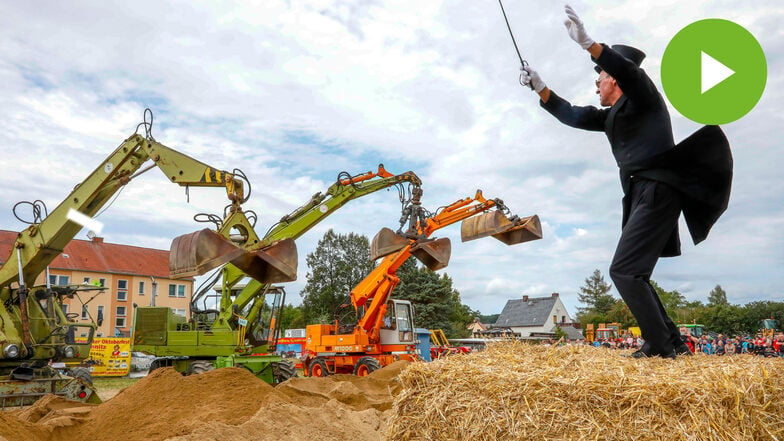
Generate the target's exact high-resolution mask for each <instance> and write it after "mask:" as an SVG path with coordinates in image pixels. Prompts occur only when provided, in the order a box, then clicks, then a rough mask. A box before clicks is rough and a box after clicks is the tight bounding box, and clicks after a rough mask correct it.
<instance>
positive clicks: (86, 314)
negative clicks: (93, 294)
mask: <svg viewBox="0 0 784 441" xmlns="http://www.w3.org/2000/svg"><path fill="white" fill-rule="evenodd" d="M88 318H90V311H89V310H88V309H87V305H82V320H87V319H88Z"/></svg>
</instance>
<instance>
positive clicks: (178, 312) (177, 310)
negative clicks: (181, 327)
mask: <svg viewBox="0 0 784 441" xmlns="http://www.w3.org/2000/svg"><path fill="white" fill-rule="evenodd" d="M174 313H175V314H177V315H181V316H183V317H185V309H179V308H178V309H175V310H174Z"/></svg>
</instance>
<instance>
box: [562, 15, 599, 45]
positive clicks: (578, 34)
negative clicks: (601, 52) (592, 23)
mask: <svg viewBox="0 0 784 441" xmlns="http://www.w3.org/2000/svg"><path fill="white" fill-rule="evenodd" d="M564 11H566V17H567V19H566V20H564V25H566V30H567V31H568V32H569V36H570V37H572V40H574V41H576V42H577V44H579V45H580V46H581V47H582V48H583V49H588V48H589V47H591V45H592V44H594V41H593V39H592V38H591V37H589V36H588V33H586V32H585V26H583V21H582V20H580V17H578V16H577V13H576V12H574V9H572V7H571V6H569V5H566V6H564Z"/></svg>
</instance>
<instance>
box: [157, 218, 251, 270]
mask: <svg viewBox="0 0 784 441" xmlns="http://www.w3.org/2000/svg"><path fill="white" fill-rule="evenodd" d="M245 253H246V251H245V250H243V249H242V248H240V247H238V246H237V245H234V244H233V243H232V242H231V241H230V240H228V239H226V238H225V237H223V236H221V235H220V234H218V233H216V232H214V231H212V230H210V229H209V228H205V229H203V230H200V231H196V232H193V233H189V234H184V235H182V236H177V237H176V238H174V240H173V241H172V244H171V249H170V251H169V272H170V273H171V277H172V278H174V279H178V278H182V277H192V276H197V275H200V274H204V273H206V272H207V271H209V270H211V269H213V268H217V267H219V266H221V265H223V264H224V263H227V262H231V261H232V260H234V259H236V258H238V257H240V256H241V255H243V254H245Z"/></svg>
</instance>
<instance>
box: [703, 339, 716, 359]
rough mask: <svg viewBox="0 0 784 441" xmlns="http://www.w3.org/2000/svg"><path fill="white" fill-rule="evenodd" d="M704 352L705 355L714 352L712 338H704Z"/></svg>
mask: <svg viewBox="0 0 784 441" xmlns="http://www.w3.org/2000/svg"><path fill="white" fill-rule="evenodd" d="M702 353H703V354H705V355H711V354H713V345H712V344H711V342H710V340H708V339H707V338H706V339H705V340H703V343H702Z"/></svg>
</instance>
